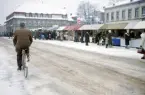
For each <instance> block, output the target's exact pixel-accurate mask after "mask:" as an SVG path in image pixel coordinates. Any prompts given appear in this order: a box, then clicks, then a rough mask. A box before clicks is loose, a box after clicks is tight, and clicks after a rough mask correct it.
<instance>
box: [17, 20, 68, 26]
mask: <svg viewBox="0 0 145 95" xmlns="http://www.w3.org/2000/svg"><path fill="white" fill-rule="evenodd" d="M21 22H24V23H26V24H28V25H49V24H54V23H55V24H56V23H57V24H59V25H60V24H64V23H66V21H44V20H42V21H36V20H29V21H21V20H17V22H16V24H17V25H19V24H20V23H21Z"/></svg>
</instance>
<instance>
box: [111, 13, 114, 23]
mask: <svg viewBox="0 0 145 95" xmlns="http://www.w3.org/2000/svg"><path fill="white" fill-rule="evenodd" d="M111 20H112V21H113V20H114V12H112V13H111Z"/></svg>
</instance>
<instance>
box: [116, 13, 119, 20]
mask: <svg viewBox="0 0 145 95" xmlns="http://www.w3.org/2000/svg"><path fill="white" fill-rule="evenodd" d="M116 20H119V11H117V12H116Z"/></svg>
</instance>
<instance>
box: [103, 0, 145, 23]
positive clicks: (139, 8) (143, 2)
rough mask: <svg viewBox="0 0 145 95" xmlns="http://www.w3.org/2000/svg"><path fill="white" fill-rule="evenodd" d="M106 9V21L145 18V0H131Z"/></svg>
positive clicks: (140, 19)
mask: <svg viewBox="0 0 145 95" xmlns="http://www.w3.org/2000/svg"><path fill="white" fill-rule="evenodd" d="M104 9H105V23H111V22H120V21H142V20H145V0H136V1H135V0H130V1H128V2H126V3H124V4H120V5H115V4H114V5H113V6H111V7H106V8H104Z"/></svg>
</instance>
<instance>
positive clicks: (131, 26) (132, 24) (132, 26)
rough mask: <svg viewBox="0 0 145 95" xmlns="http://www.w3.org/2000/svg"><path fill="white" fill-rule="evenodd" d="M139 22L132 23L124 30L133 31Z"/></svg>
mask: <svg viewBox="0 0 145 95" xmlns="http://www.w3.org/2000/svg"><path fill="white" fill-rule="evenodd" d="M137 23H139V21H134V22H130V23H129V24H128V25H127V26H126V27H125V28H124V29H133V28H134V27H135V25H137Z"/></svg>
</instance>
